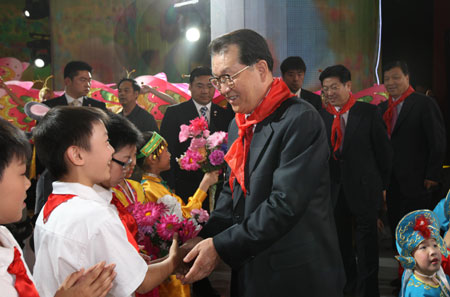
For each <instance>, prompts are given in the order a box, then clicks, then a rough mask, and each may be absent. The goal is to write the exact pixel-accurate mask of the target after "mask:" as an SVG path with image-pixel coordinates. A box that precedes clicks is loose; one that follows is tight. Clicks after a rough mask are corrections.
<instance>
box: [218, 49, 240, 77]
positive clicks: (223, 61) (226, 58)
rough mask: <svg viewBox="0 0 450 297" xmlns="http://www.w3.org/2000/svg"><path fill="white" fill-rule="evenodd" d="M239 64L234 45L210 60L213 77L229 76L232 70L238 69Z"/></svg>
mask: <svg viewBox="0 0 450 297" xmlns="http://www.w3.org/2000/svg"><path fill="white" fill-rule="evenodd" d="M239 64H240V63H239V48H238V46H237V45H235V44H231V45H229V46H228V47H227V48H226V49H224V50H221V51H220V52H218V53H216V54H214V55H213V56H212V60H211V65H212V72H213V75H214V76H220V75H222V74H230V71H232V70H233V69H232V68H235V67H238V66H239Z"/></svg>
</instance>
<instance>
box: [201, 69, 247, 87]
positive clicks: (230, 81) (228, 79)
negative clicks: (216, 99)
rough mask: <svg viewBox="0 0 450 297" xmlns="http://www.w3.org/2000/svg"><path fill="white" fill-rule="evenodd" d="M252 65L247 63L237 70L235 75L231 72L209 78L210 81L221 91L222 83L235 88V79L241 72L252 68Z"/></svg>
mask: <svg viewBox="0 0 450 297" xmlns="http://www.w3.org/2000/svg"><path fill="white" fill-rule="evenodd" d="M251 66H252V65H247V66H245V67H244V68H242V69H241V70H239V71H238V72H236V73H235V74H233V75H229V74H222V75H221V76H219V77H211V78H210V79H209V82H210V83H211V84H212V85H213V87H214V88H216V89H217V90H218V91H220V89H221V86H222V84H226V85H227V86H228V88H230V89H232V88H234V79H235V78H236V77H238V75H239V74H241V73H242V72H244V71H245V70H247V69H248V68H250V67H251Z"/></svg>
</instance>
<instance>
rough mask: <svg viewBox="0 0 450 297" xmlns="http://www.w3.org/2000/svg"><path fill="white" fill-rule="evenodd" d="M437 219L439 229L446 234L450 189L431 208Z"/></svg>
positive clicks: (449, 212)
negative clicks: (445, 195)
mask: <svg viewBox="0 0 450 297" xmlns="http://www.w3.org/2000/svg"><path fill="white" fill-rule="evenodd" d="M433 212H434V213H435V214H436V216H437V218H438V220H439V227H440V229H441V230H442V231H443V232H444V233H445V234H446V233H447V231H448V223H449V220H450V191H448V193H447V197H445V198H444V199H442V200H441V201H440V202H439V203H438V205H436V207H435V208H434V209H433Z"/></svg>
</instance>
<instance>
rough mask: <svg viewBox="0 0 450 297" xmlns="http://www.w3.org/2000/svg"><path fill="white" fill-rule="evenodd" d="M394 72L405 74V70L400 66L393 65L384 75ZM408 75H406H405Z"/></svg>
mask: <svg viewBox="0 0 450 297" xmlns="http://www.w3.org/2000/svg"><path fill="white" fill-rule="evenodd" d="M392 74H400V75H405V74H404V73H403V70H402V69H401V68H400V67H393V68H391V69H389V70H386V71H385V72H384V73H383V75H392ZM405 76H406V75H405Z"/></svg>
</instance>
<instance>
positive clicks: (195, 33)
mask: <svg viewBox="0 0 450 297" xmlns="http://www.w3.org/2000/svg"><path fill="white" fill-rule="evenodd" d="M186 39H187V40H188V41H190V42H196V41H198V40H199V39H200V31H199V30H198V29H197V28H195V27H194V28H189V29H188V30H187V31H186Z"/></svg>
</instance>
